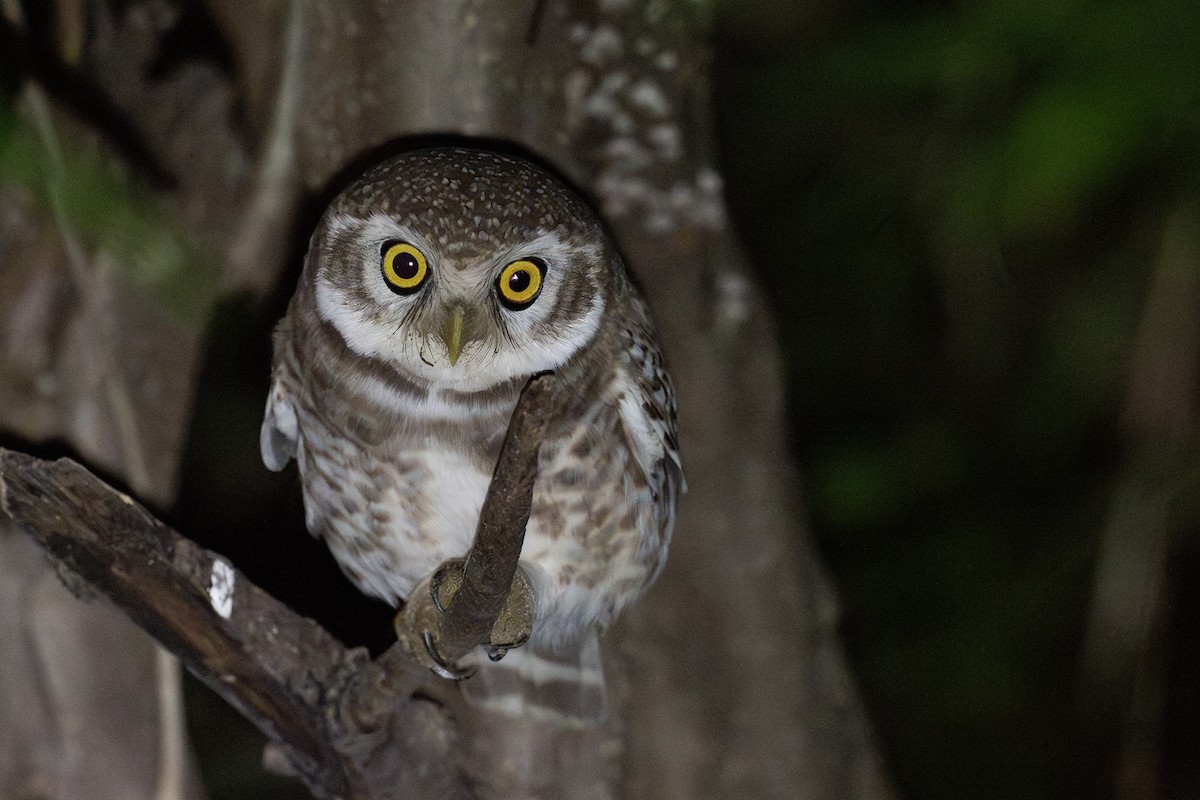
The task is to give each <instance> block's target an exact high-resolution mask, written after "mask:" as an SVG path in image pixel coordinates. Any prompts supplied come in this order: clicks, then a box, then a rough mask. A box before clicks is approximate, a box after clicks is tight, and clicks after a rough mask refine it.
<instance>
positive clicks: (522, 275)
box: [496, 258, 546, 310]
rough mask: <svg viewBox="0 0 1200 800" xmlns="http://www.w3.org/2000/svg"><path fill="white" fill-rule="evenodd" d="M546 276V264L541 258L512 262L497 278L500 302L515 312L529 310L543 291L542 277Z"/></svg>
mask: <svg viewBox="0 0 1200 800" xmlns="http://www.w3.org/2000/svg"><path fill="white" fill-rule="evenodd" d="M545 274H546V263H545V262H544V261H542V260H541V259H540V258H523V259H521V260H520V261H514V262H512V263H511V264H509V265H508V266H507V267H505V268H504V269H502V270H501V271H500V277H498V278H496V291H497V292H499V293H500V302H502V303H504V305H506V306H507V307H509V308H511V309H513V310H518V309H522V308H528V307H529V305H530V304H531V303H532V302H533V301H534V300H536V299H537V296H538V292H540V291H541V290H542V277H543V276H544V275H545Z"/></svg>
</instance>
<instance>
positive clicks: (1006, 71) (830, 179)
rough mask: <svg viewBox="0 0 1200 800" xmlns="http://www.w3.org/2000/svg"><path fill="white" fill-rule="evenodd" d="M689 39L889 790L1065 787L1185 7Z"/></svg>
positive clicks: (1197, 147)
mask: <svg viewBox="0 0 1200 800" xmlns="http://www.w3.org/2000/svg"><path fill="white" fill-rule="evenodd" d="M717 22H718V27H717V39H716V45H717V51H716V63H715V71H716V87H717V111H718V113H717V125H718V133H719V138H720V143H721V152H722V158H723V162H724V163H723V166H724V167H725V169H726V175H727V181H728V184H729V187H728V188H729V196H730V202H731V206H732V210H733V214H734V218H735V221H736V222H737V224H738V227H739V230H740V231H741V233H742V235H743V237H744V239H745V241H746V243H747V246H748V248H749V250H750V251H751V255H752V260H753V262H754V264H755V266H756V268H758V269H759V270H760V272H761V273H762V275H763V278H764V280H765V282H766V286H767V290H768V293H769V299H770V302H771V303H772V304H773V305H774V307H775V309H776V311H777V312H778V318H779V319H780V320H783V322H781V324H780V336H781V339H782V341H783V344H784V348H785V354H786V361H787V369H788V384H789V390H790V397H791V408H792V412H793V425H794V436H795V441H796V444H797V448H798V452H799V453H800V457H801V461H802V463H803V467H804V473H805V477H806V482H807V485H806V495H807V497H808V500H809V503H810V510H811V512H812V517H813V521H814V527H815V529H816V532H817V534H818V537H819V539H820V542H821V544H822V547H823V549H824V551H825V553H826V556H827V558H828V559H829V561H830V563H831V565H832V567H833V570H834V572H835V575H836V577H837V579H838V582H839V585H840V587H841V591H842V596H843V600H844V603H845V609H846V630H847V635H848V639H849V642H850V649H851V653H852V658H853V660H854V663H855V666H856V669H857V671H858V675H859V680H860V681H861V683H862V686H863V689H864V692H865V694H866V696H867V698H868V701H869V703H868V705H869V710H870V712H871V714H872V717H873V718H874V720H875V722H876V724H877V725H878V726H879V729H880V732H881V734H882V739H883V742H884V746H885V749H886V750H887V751H888V755H889V756H890V766H891V769H892V770H893V772H894V773H895V775H896V776H897V778H898V780H899V783H900V786H901V790H902V792H903V793H904V794H905V795H906V796H908V797H914V798H915V797H939V798H942V797H944V798H961V797H972V798H1007V797H1063V796H1088V793H1089V788H1088V787H1089V785H1090V784H1089V775H1088V772H1089V771H1090V770H1091V769H1092V768H1093V767H1096V766H1097V764H1096V763H1095V761H1096V759H1101V758H1102V757H1103V754H1102V753H1099V752H1083V753H1081V752H1080V748H1081V746H1085V745H1086V741H1087V739H1088V737H1087V736H1081V735H1080V731H1079V730H1078V729H1077V725H1078V721H1079V720H1078V716H1077V710H1076V708H1075V707H1074V702H1075V695H1076V689H1077V683H1078V673H1079V669H1080V664H1079V650H1080V639H1081V637H1082V635H1083V628H1084V620H1085V616H1086V614H1087V609H1088V603H1089V594H1090V592H1091V590H1092V582H1093V572H1094V568H1095V562H1096V558H1097V548H1098V547H1099V534H1100V531H1101V529H1102V528H1103V525H1104V520H1105V517H1106V514H1107V513H1108V503H1109V498H1110V495H1111V493H1112V489H1113V486H1114V483H1115V482H1116V481H1117V480H1119V478H1120V475H1121V474H1122V468H1123V464H1124V463H1125V456H1126V453H1125V447H1124V442H1123V439H1122V436H1121V428H1120V426H1119V424H1118V421H1119V416H1120V413H1121V409H1122V404H1123V400H1124V393H1125V391H1126V385H1125V381H1126V379H1127V377H1128V375H1127V361H1128V358H1129V356H1130V353H1131V350H1132V345H1133V337H1134V333H1135V330H1136V326H1137V325H1138V322H1139V315H1140V313H1141V311H1142V307H1143V302H1144V300H1145V294H1146V289H1147V285H1148V283H1149V276H1150V275H1151V272H1152V270H1153V269H1154V268H1155V264H1156V260H1157V259H1158V258H1159V255H1160V251H1161V249H1162V243H1163V239H1164V237H1165V236H1166V235H1167V225H1168V219H1169V218H1170V217H1171V216H1172V215H1174V214H1177V213H1185V214H1187V213H1190V211H1191V210H1192V209H1195V208H1197V207H1200V205H1198V204H1197V200H1200V196H1198V193H1197V188H1198V187H1200V183H1198V181H1197V179H1198V178H1200V80H1197V74H1198V73H1197V64H1200V7H1197V6H1195V4H1193V3H1190V2H1185V0H1098V1H1097V0H1093V1H1092V2H1082V1H1081V2H1074V1H1072V0H978V1H976V2H894V1H893V2H883V1H882V0H860V1H859V2H855V3H844V4H833V5H825V4H821V5H817V4H812V5H807V6H804V5H800V4H796V3H784V2H771V0H727V2H725V3H722V4H719V6H718V18H717ZM1191 255H1192V262H1193V263H1195V262H1196V261H1197V260H1200V253H1192V254H1191ZM1193 458H1194V454H1193ZM1193 463H1195V462H1194V460H1193ZM1191 519H1193V520H1194V519H1195V516H1194V515H1193V516H1192V517H1191ZM1192 663H1193V664H1195V663H1196V662H1194V661H1193V662H1192ZM1173 692H1174V694H1175V695H1176V696H1181V697H1182V696H1192V697H1194V696H1195V695H1196V694H1197V686H1196V680H1195V679H1194V678H1193V679H1192V681H1191V683H1185V684H1183V685H1180V686H1176V687H1174V688H1173ZM1191 708H1192V709H1193V710H1196V706H1195V705H1194V704H1193V706H1191ZM1193 727H1194V726H1193ZM1081 742H1082V743H1083V744H1082V745H1081ZM1191 744H1192V750H1193V751H1194V750H1196V749H1197V746H1196V745H1197V743H1196V742H1194V741H1193V742H1191ZM1194 760H1195V756H1193V763H1192V764H1190V765H1183V766H1180V769H1187V768H1190V767H1191V766H1194ZM1177 766H1179V765H1177Z"/></svg>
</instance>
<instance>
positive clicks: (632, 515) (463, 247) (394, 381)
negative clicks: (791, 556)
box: [261, 148, 683, 724]
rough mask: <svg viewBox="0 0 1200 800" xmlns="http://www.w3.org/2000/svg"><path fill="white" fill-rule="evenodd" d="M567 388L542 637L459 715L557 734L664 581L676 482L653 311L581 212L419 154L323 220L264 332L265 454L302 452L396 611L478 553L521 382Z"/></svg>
mask: <svg viewBox="0 0 1200 800" xmlns="http://www.w3.org/2000/svg"><path fill="white" fill-rule="evenodd" d="M546 370H554V371H555V372H556V373H557V374H558V376H559V379H560V381H561V382H562V384H563V386H564V387H565V389H566V391H567V394H568V398H569V399H568V401H567V406H566V410H565V412H564V413H563V414H562V415H561V416H560V417H559V418H558V419H556V420H555V421H554V422H553V423H551V426H550V428H549V429H548V431H547V434H546V437H545V439H544V440H543V443H542V447H541V452H540V455H539V467H538V477H537V482H536V484H535V487H534V496H533V511H532V515H531V517H530V520H529V524H528V527H527V529H526V537H525V544H524V547H523V549H522V551H521V568H522V569H523V570H524V571H525V573H526V575H527V576H528V578H529V579H530V581H531V583H532V586H533V589H534V593H535V597H536V601H537V604H536V608H535V616H534V623H533V633H532V636H531V638H530V640H529V643H528V644H527V645H525V646H524V647H521V648H519V649H515V650H512V651H511V652H509V653H508V655H507V656H506V657H505V658H504V659H502V660H500V661H498V662H496V663H491V662H490V661H488V659H486V658H483V659H476V661H477V662H478V663H479V664H480V667H479V672H478V674H476V675H475V676H474V677H472V678H470V679H469V680H467V681H465V682H464V684H463V690H464V692H465V693H466V695H467V697H468V699H469V700H471V701H472V702H475V703H478V704H481V705H485V706H488V707H491V708H494V709H498V710H500V711H503V712H507V713H511V714H529V715H534V716H538V717H541V718H545V719H551V720H557V721H560V722H563V723H564V724H575V723H586V722H589V721H595V720H597V719H599V718H600V717H601V716H602V714H603V709H604V704H605V703H604V692H603V673H602V671H601V667H600V651H599V645H598V640H597V637H598V634H599V633H600V632H601V631H602V630H603V629H604V627H605V626H607V625H608V624H609V623H611V622H612V621H613V619H614V618H615V617H616V616H617V615H618V614H619V613H620V611H621V609H622V608H623V607H624V606H626V605H627V604H629V603H630V602H631V601H632V600H634V599H635V598H637V596H638V595H639V594H640V593H641V592H642V591H643V590H644V589H645V588H646V587H647V585H649V583H650V582H651V581H653V580H654V578H655V577H656V576H657V574H658V572H659V570H661V569H662V566H663V563H664V561H665V559H666V554H667V546H668V544H669V542H670V538H671V530H672V527H673V525H674V520H675V502H676V498H677V495H678V494H679V493H680V492H681V491H682V489H683V476H682V472H681V469H680V461H679V454H678V449H677V444H676V433H675V396H674V391H673V389H672V387H671V381H670V378H669V377H668V375H667V373H666V372H665V371H664V368H663V361H662V356H661V353H660V348H659V343H658V339H657V337H656V334H655V330H654V326H653V323H652V322H651V319H650V316H649V313H648V311H647V308H646V304H645V302H644V301H643V299H642V297H641V296H640V294H639V293H638V291H637V289H636V288H635V287H634V285H633V284H632V283H631V281H630V280H629V277H628V276H627V274H626V272H625V267H624V266H623V264H622V262H621V259H620V257H619V255H618V254H617V251H616V248H615V247H614V245H613V244H612V242H611V241H610V240H609V238H608V237H607V235H606V234H605V233H604V231H603V229H602V228H601V226H600V224H599V223H598V221H597V220H596V218H595V216H594V215H593V213H592V212H591V211H590V209H589V208H588V207H587V206H586V205H585V204H584V203H583V202H582V201H581V200H580V199H579V198H578V197H576V196H575V195H574V194H573V193H572V192H570V190H568V189H567V188H566V187H565V186H564V185H563V184H562V183H561V182H559V181H557V180H556V179H554V178H553V177H551V176H550V175H549V174H547V173H546V172H545V171H543V170H541V169H539V168H537V167H535V166H534V165H532V164H530V163H528V162H526V161H523V160H520V159H516V158H513V157H509V156H504V155H499V154H495V153H491V152H487V151H482V150H468V149H459V148H440V149H428V150H419V151H413V152H409V153H406V154H403V155H400V156H397V157H394V158H392V159H390V160H387V161H385V162H383V163H381V164H379V165H377V166H375V167H374V168H372V169H370V170H369V171H367V172H366V173H365V174H364V175H363V176H362V177H361V178H359V179H358V180H357V181H356V182H355V183H353V184H352V185H351V186H349V187H348V188H347V189H346V190H345V191H344V192H343V193H342V194H341V195H339V196H338V197H337V198H336V199H335V200H334V201H333V202H332V204H331V205H330V207H329V208H328V210H327V211H326V213H325V215H324V217H323V218H322V220H321V222H320V224H319V226H318V228H317V230H316V232H315V233H314V235H313V237H312V241H311V244H310V248H309V252H308V255H307V258H306V260H305V264H304V270H303V274H302V276H301V278H300V283H299V286H298V287H297V289H296V293H295V295H294V296H293V298H292V301H291V304H290V306H289V308H288V312H287V315H286V316H285V317H284V319H283V320H282V321H281V322H280V323H279V326H278V328H277V330H276V333H275V342H274V367H273V371H272V387H271V391H270V395H269V397H268V400H267V408H266V416H265V419H264V420H263V425H262V442H261V443H262V456H263V461H264V462H265V464H266V465H267V466H268V467H269V468H270V469H273V470H280V469H283V468H284V466H285V465H286V464H287V462H288V461H289V460H291V459H293V458H294V459H295V460H296V461H297V464H298V466H299V470H300V476H301V480H302V484H303V489H304V506H305V519H306V522H307V526H308V529H309V531H310V532H312V533H313V534H314V535H316V536H320V537H322V538H323V539H324V540H325V541H326V542H327V543H328V546H329V549H330V550H331V551H332V553H333V555H334V556H335V558H336V559H337V561H338V563H339V564H340V565H341V567H342V569H343V571H344V572H345V573H346V575H347V576H349V578H350V579H351V580H352V581H354V583H355V584H357V586H358V587H359V589H361V590H362V591H363V592H365V593H367V594H370V595H374V596H376V597H379V598H382V599H384V600H386V601H387V602H389V603H391V604H393V605H399V604H400V603H402V602H403V601H404V600H405V598H406V597H407V596H408V594H409V593H410V592H411V591H412V590H413V588H414V587H415V586H416V585H417V584H418V583H420V582H421V581H422V580H423V579H425V578H426V577H427V576H429V575H430V574H431V573H432V572H433V571H434V570H435V569H437V568H438V566H439V565H440V564H441V563H442V562H444V561H446V560H447V559H450V558H457V557H461V556H462V555H464V554H465V553H466V551H467V549H468V548H469V547H470V545H471V542H472V539H473V537H474V534H475V527H476V524H477V522H478V519H479V511H480V508H481V506H482V503H483V498H484V493H485V491H486V489H487V486H488V482H489V479H490V476H491V473H492V469H493V467H494V466H495V462H496V458H497V456H498V454H499V451H500V446H501V443H502V441H503V437H504V433H505V430H506V428H507V425H508V420H509V416H510V414H511V413H512V410H513V408H514V406H515V404H516V401H517V397H518V395H519V393H520V391H521V388H522V387H523V386H524V385H525V383H526V381H527V380H528V379H529V377H530V376H531V375H533V374H535V373H538V372H542V371H546Z"/></svg>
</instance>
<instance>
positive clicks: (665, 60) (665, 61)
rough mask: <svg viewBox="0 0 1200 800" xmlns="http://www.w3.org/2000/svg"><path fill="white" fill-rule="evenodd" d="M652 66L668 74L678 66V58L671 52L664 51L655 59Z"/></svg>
mask: <svg viewBox="0 0 1200 800" xmlns="http://www.w3.org/2000/svg"><path fill="white" fill-rule="evenodd" d="M654 66H656V67H658V68H659V69H661V70H662V71H663V72H670V71H671V70H673V69H675V68H676V67H677V66H679V56H677V55H675V51H673V50H664V51H662V52H661V53H659V54H658V56H656V57H655V59H654Z"/></svg>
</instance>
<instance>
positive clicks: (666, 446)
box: [616, 323, 687, 580]
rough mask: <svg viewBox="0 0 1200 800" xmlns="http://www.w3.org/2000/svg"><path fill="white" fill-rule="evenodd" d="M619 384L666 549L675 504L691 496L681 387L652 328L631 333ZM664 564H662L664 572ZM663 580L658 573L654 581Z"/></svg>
mask: <svg viewBox="0 0 1200 800" xmlns="http://www.w3.org/2000/svg"><path fill="white" fill-rule="evenodd" d="M627 335H628V339H627V340H626V342H625V343H624V344H625V347H624V350H623V352H622V354H621V362H622V366H623V367H624V369H621V370H619V371H618V372H619V375H618V379H617V387H616V388H617V397H618V399H617V405H618V408H619V409H620V413H621V424H622V426H623V427H624V429H625V436H626V441H627V442H628V444H629V449H630V450H631V451H632V452H633V455H634V458H635V460H636V461H637V463H638V465H639V466H640V467H641V469H642V474H643V475H644V476H645V479H646V484H647V487H648V488H649V491H650V499H651V503H652V504H653V507H654V510H655V516H656V517H657V519H658V523H659V527H660V530H661V537H662V539H661V543H662V547H663V548H665V547H666V546H667V544H668V543H669V542H670V539H671V532H672V530H673V529H674V527H675V501H676V499H677V497H678V496H679V495H680V494H682V493H684V492H686V491H687V482H686V481H685V480H684V477H683V462H682V461H681V460H680V457H679V439H678V436H677V433H676V407H675V387H674V386H672V384H671V378H670V376H669V375H668V374H667V371H666V368H665V367H664V366H663V360H662V354H661V353H660V351H659V349H658V345H657V342H656V339H655V338H654V334H653V333H652V332H651V331H650V330H649V324H648V323H647V327H646V328H643V329H634V330H630V331H627ZM664 563H665V561H664V560H661V559H660V560H659V567H658V568H659V570H661V569H662V565H663V564H664ZM656 577H658V573H657V572H655V575H654V576H653V577H652V578H651V580H653V579H654V578H656Z"/></svg>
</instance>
